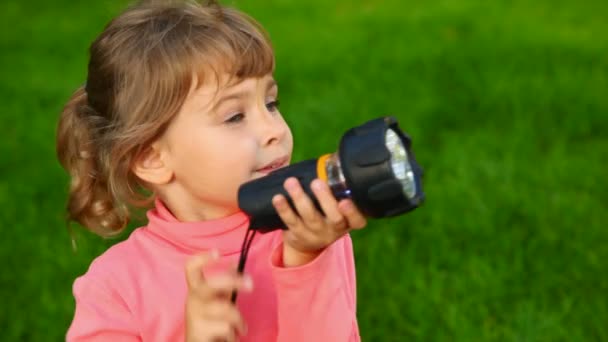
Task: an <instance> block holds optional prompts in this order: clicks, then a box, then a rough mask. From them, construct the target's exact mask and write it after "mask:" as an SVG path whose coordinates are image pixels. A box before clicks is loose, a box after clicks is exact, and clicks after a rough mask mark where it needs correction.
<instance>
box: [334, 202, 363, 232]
mask: <svg viewBox="0 0 608 342" xmlns="http://www.w3.org/2000/svg"><path fill="white" fill-rule="evenodd" d="M338 208H339V209H340V212H341V213H342V214H343V215H344V217H346V220H347V221H348V226H349V227H350V228H352V229H361V228H363V227H365V225H366V224H367V219H366V218H365V216H363V214H362V213H361V212H360V211H359V209H357V207H356V206H355V204H354V203H353V201H352V200H349V199H345V200H342V201H340V203H338Z"/></svg>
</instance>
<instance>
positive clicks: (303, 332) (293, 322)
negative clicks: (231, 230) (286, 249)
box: [271, 235, 360, 342]
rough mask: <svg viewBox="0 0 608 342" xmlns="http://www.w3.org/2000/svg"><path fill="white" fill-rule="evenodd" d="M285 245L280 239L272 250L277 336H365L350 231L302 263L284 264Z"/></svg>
mask: <svg viewBox="0 0 608 342" xmlns="http://www.w3.org/2000/svg"><path fill="white" fill-rule="evenodd" d="M282 251H283V246H282V243H280V244H278V246H276V247H275V249H274V251H273V253H272V255H271V263H272V266H271V267H272V273H273V278H274V280H275V284H276V289H277V301H278V302H277V305H278V339H277V340H278V341H280V342H282V341H319V342H322V341H336V342H341V341H349V342H351V341H360V337H359V329H358V325H357V318H356V280H355V279H356V278H355V266H354V256H353V249H352V241H351V239H350V236H348V235H346V236H345V237H343V238H341V239H340V240H337V241H336V242H334V243H333V244H332V245H331V246H329V247H328V248H326V249H325V250H324V251H323V252H322V253H321V254H320V255H319V256H318V257H317V258H316V259H315V260H313V261H312V262H310V263H308V264H306V265H303V266H300V267H293V268H283V267H281V266H282V257H283V256H282Z"/></svg>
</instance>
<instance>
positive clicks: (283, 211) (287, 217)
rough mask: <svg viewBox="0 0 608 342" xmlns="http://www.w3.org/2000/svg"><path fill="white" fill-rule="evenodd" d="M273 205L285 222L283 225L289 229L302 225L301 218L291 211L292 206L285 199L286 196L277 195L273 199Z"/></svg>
mask: <svg viewBox="0 0 608 342" xmlns="http://www.w3.org/2000/svg"><path fill="white" fill-rule="evenodd" d="M272 205H273V206H274V209H275V210H276V211H277V214H279V217H280V218H281V220H283V223H285V225H287V227H289V228H294V227H297V226H299V225H300V218H299V217H298V215H297V214H296V213H295V212H294V211H293V209H291V206H290V205H289V203H287V199H286V198H285V196H283V195H281V194H279V195H275V196H274V197H273V198H272Z"/></svg>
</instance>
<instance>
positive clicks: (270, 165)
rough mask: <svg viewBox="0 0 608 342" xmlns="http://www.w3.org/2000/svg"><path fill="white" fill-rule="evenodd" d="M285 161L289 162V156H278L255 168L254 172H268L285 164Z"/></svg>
mask: <svg viewBox="0 0 608 342" xmlns="http://www.w3.org/2000/svg"><path fill="white" fill-rule="evenodd" d="M287 162H289V157H287V156H286V157H280V158H277V159H275V160H273V161H271V162H270V163H268V164H266V165H264V166H262V167H261V168H259V169H257V170H256V172H261V173H270V172H272V171H274V170H276V169H279V168H281V167H283V166H286V165H287Z"/></svg>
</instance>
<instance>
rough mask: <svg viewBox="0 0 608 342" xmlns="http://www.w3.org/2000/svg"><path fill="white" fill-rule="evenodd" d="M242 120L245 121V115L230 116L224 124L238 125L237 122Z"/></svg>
mask: <svg viewBox="0 0 608 342" xmlns="http://www.w3.org/2000/svg"><path fill="white" fill-rule="evenodd" d="M244 119H245V114H243V113H238V114H234V115H232V116H231V117H230V118H229V119H228V120H226V121H224V122H225V123H228V124H235V123H239V122H241V121H243V120H244Z"/></svg>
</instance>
